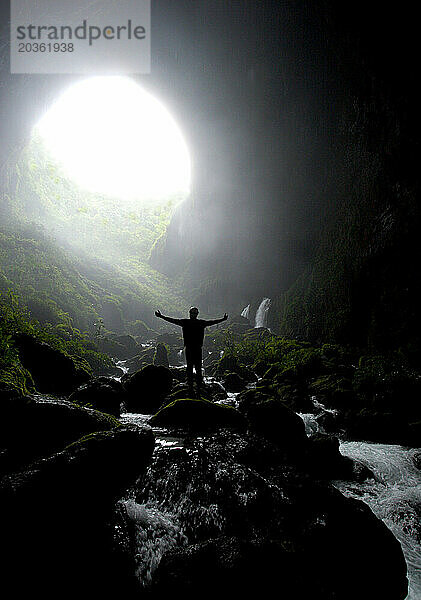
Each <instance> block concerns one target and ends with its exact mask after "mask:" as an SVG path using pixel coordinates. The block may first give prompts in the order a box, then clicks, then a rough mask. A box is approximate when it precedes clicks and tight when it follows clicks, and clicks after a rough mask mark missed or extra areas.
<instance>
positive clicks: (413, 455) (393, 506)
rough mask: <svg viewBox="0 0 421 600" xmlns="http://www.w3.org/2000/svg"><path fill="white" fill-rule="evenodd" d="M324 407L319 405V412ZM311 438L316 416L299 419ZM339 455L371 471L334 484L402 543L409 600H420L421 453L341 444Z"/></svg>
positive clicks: (369, 445)
mask: <svg viewBox="0 0 421 600" xmlns="http://www.w3.org/2000/svg"><path fill="white" fill-rule="evenodd" d="M320 406H321V405H318V408H320ZM300 416H301V417H302V418H303V420H304V423H305V425H306V431H307V434H308V435H311V434H314V433H315V432H316V431H318V430H319V427H318V425H317V419H316V417H315V415H313V414H305V415H300ZM339 449H340V452H341V454H343V456H347V457H349V458H351V459H353V460H355V461H358V462H360V463H362V464H364V465H365V466H366V467H368V468H369V469H370V470H371V472H372V473H373V476H374V477H373V478H372V479H367V480H366V481H363V482H355V481H334V482H333V484H334V485H335V487H337V488H338V489H339V490H340V491H341V492H342V494H344V496H347V497H351V498H356V499H357V500H362V501H363V502H365V503H366V504H368V506H369V507H370V508H371V510H372V511H373V513H374V514H375V515H376V516H377V517H378V518H379V519H381V520H382V521H383V522H384V523H385V524H386V525H387V527H389V529H390V530H391V531H392V532H393V534H394V535H395V537H396V538H397V539H398V540H399V542H400V543H401V546H402V550H403V553H404V556H405V560H406V563H407V567H408V580H409V592H408V596H407V600H420V599H421V470H420V468H421V449H414V448H405V447H403V446H397V445H392V444H376V443H369V442H361V441H359V442H347V441H342V442H341V443H340V448H339Z"/></svg>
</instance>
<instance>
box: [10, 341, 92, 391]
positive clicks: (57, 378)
mask: <svg viewBox="0 0 421 600" xmlns="http://www.w3.org/2000/svg"><path fill="white" fill-rule="evenodd" d="M14 341H15V345H16V347H17V349H18V352H19V358H20V361H21V363H22V365H23V366H24V367H25V369H28V371H29V372H30V373H31V375H32V378H33V380H34V383H35V386H36V388H37V390H38V391H39V392H42V393H46V394H63V395H68V394H69V393H71V392H72V391H73V390H75V389H76V388H77V387H78V386H80V385H82V384H83V383H85V382H86V381H88V380H89V378H90V376H91V373H90V372H89V371H88V369H84V368H80V367H77V366H76V364H75V363H74V361H73V359H72V358H70V356H67V355H66V354H64V353H63V352H60V350H56V349H55V348H52V347H51V346H50V345H49V344H46V343H44V342H40V341H39V340H37V339H35V338H33V337H32V336H30V335H28V334H26V333H20V334H19V335H17V336H16V337H15V340H14Z"/></svg>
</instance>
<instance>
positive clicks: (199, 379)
mask: <svg viewBox="0 0 421 600" xmlns="http://www.w3.org/2000/svg"><path fill="white" fill-rule="evenodd" d="M194 368H195V370H196V383H197V390H198V392H199V393H200V389H201V387H202V385H203V376H202V348H197V349H196V350H195V356H194Z"/></svg>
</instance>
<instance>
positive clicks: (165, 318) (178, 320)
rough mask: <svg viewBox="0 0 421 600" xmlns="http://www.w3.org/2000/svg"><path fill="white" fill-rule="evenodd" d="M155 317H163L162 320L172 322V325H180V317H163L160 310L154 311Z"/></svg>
mask: <svg viewBox="0 0 421 600" xmlns="http://www.w3.org/2000/svg"><path fill="white" fill-rule="evenodd" d="M155 317H159V318H160V319H164V321H168V323H174V325H182V324H183V323H182V322H181V319H173V318H172V317H165V316H164V315H163V314H162V313H161V311H160V310H156V311H155Z"/></svg>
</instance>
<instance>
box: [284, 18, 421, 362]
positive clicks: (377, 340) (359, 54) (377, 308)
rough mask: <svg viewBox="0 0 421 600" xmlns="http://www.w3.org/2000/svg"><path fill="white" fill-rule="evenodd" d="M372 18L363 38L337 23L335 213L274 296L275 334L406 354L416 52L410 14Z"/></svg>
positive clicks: (414, 252) (413, 302)
mask: <svg viewBox="0 0 421 600" xmlns="http://www.w3.org/2000/svg"><path fill="white" fill-rule="evenodd" d="M379 15H380V17H379V21H378V22H377V23H376V21H375V20H374V19H372V20H371V26H372V28H371V29H370V27H369V23H370V20H369V23H367V22H366V23H365V25H364V28H363V27H362V26H361V27H360V28H359V29H358V31H357V30H356V28H355V23H354V24H349V23H348V24H347V36H345V37H344V39H345V40H346V42H345V43H344V44H343V47H342V52H341V54H340V56H339V58H340V63H339V64H340V65H341V69H342V70H343V71H344V72H346V73H347V77H348V81H349V88H348V90H347V96H348V99H347V105H348V110H347V111H346V112H344V114H343V115H342V131H343V148H342V151H341V153H340V154H339V155H338V159H339V160H338V161H337V163H336V165H335V164H334V165H333V166H334V167H337V169H336V171H332V172H331V173H330V176H329V179H328V185H327V189H326V193H327V194H329V195H330V196H331V197H332V198H335V196H336V199H337V201H336V203H335V204H336V210H335V212H334V215H333V218H331V219H328V222H327V223H326V230H325V232H324V234H323V236H322V238H321V242H320V246H319V248H318V251H317V252H316V254H315V257H314V259H313V260H312V261H311V263H310V264H309V266H308V267H307V270H306V272H305V273H303V274H302V275H301V277H300V278H299V279H298V280H297V281H296V283H295V284H294V286H293V287H291V288H290V289H289V290H288V292H287V293H285V294H282V295H281V298H280V302H281V304H282V309H281V314H280V330H281V332H282V333H287V332H288V334H289V335H291V334H293V335H298V336H303V337H308V338H312V339H321V338H324V339H332V340H338V341H347V342H353V343H358V344H368V345H371V346H373V347H379V348H389V347H401V348H406V349H408V350H411V351H414V350H418V349H419V348H420V342H421V339H420V325H421V322H420V316H419V311H418V308H417V307H418V306H419V304H420V293H421V289H420V278H419V269H418V256H419V228H420V218H421V209H420V205H419V191H420V181H419V169H418V167H417V160H418V157H419V155H420V117H419V109H418V106H417V104H418V94H417V93H415V89H414V83H413V72H414V71H413V69H414V60H415V56H416V53H415V48H414V41H413V38H412V37H411V30H412V29H413V27H412V26H411V25H410V15H408V14H407V15H405V17H404V18H403V17H402V16H401V17H400V19H401V21H400V22H399V17H398V21H397V22H396V23H395V25H394V27H393V22H392V18H391V16H390V15H385V14H384V13H379ZM335 24H336V27H337V29H336V30H337V31H339V29H338V20H336V21H335ZM351 27H353V29H352V28H351ZM391 32H393V35H391V36H390V37H389V34H391ZM351 34H352V35H351ZM405 35H406V36H407V39H404V36H405ZM387 40H389V46H387V45H386V41H387ZM390 44H391V45H392V48H390ZM338 171H339V172H340V173H341V175H342V177H338Z"/></svg>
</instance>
